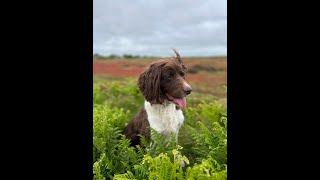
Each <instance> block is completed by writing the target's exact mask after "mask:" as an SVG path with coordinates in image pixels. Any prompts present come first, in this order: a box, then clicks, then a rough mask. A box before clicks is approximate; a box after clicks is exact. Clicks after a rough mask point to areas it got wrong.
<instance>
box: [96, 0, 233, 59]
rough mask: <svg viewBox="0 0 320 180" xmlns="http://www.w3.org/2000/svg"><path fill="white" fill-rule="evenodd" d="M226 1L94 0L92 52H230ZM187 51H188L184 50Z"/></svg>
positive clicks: (187, 53) (184, 54) (196, 54)
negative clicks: (228, 50) (174, 49)
mask: <svg viewBox="0 0 320 180" xmlns="http://www.w3.org/2000/svg"><path fill="white" fill-rule="evenodd" d="M226 6H227V3H226V1H225V0H211V1H205V0H198V1H195V0H179V1H169V0H166V1H146V0H136V1H132V0H121V1H116V0H114V1H111V0H94V9H93V12H94V14H93V18H94V19H93V32H94V33H93V44H94V47H93V51H94V52H95V53H99V54H105V55H108V54H119V55H121V54H125V53H126V54H138V55H154V56H168V55H170V54H169V53H171V48H172V47H175V48H177V49H178V50H179V52H181V55H183V56H202V55H204V56H209V55H226V53H227V8H226ZM182 53H183V54H182Z"/></svg>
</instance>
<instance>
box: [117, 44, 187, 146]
mask: <svg viewBox="0 0 320 180" xmlns="http://www.w3.org/2000/svg"><path fill="white" fill-rule="evenodd" d="M173 51H174V52H175V54H176V57H174V58H167V59H161V60H159V61H156V62H153V63H151V64H150V66H149V67H148V68H147V69H146V70H145V71H144V72H143V73H142V74H140V76H139V79H138V86H139V89H140V91H141V93H142V95H143V96H144V98H145V102H144V107H142V108H141V109H140V112H139V113H138V114H137V115H136V116H135V118H134V119H132V120H131V121H130V122H129V124H128V125H127V126H126V128H125V129H124V130H123V134H124V135H125V136H126V138H128V139H130V140H131V145H132V146H135V145H138V144H140V137H139V136H138V135H139V134H140V135H142V136H145V137H147V138H150V129H149V127H151V128H153V129H154V130H156V131H157V132H158V133H160V134H163V135H165V136H166V137H167V138H170V136H171V133H173V134H174V135H175V138H176V140H177V138H178V133H179V129H180V127H181V125H182V123H183V121H184V116H183V113H182V110H181V108H185V107H186V105H187V103H186V96H187V95H189V94H190V93H191V91H192V88H191V87H190V86H189V85H188V84H187V83H186V81H185V77H186V75H187V68H186V67H185V66H184V64H183V63H182V61H181V59H180V55H179V53H178V52H177V51H176V50H175V49H173Z"/></svg>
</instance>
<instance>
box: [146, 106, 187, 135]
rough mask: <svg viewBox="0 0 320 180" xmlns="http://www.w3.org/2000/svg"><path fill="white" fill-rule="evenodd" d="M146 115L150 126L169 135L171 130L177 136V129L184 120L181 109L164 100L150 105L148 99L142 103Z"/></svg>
mask: <svg viewBox="0 0 320 180" xmlns="http://www.w3.org/2000/svg"><path fill="white" fill-rule="evenodd" d="M144 107H145V110H146V112H147V115H148V121H149V124H150V127H151V128H153V129H154V130H156V131H157V132H158V133H160V134H163V135H165V136H167V138H169V137H170V134H171V132H173V133H174V134H175V136H176V139H177V137H178V133H179V129H180V127H181V125H182V123H183V121H184V116H183V113H182V110H181V109H179V110H177V109H176V105H175V104H174V103H171V102H170V101H167V100H165V101H164V103H163V104H153V105H151V104H150V103H149V102H148V101H145V103H144Z"/></svg>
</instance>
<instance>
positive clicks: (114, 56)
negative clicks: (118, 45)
mask: <svg viewBox="0 0 320 180" xmlns="http://www.w3.org/2000/svg"><path fill="white" fill-rule="evenodd" d="M93 58H97V59H117V58H124V59H132V58H155V57H154V56H139V55H131V54H123V55H122V56H120V55H117V54H110V55H109V56H103V55H101V54H98V53H95V54H93Z"/></svg>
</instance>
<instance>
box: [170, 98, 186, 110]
mask: <svg viewBox="0 0 320 180" xmlns="http://www.w3.org/2000/svg"><path fill="white" fill-rule="evenodd" d="M173 101H174V102H175V103H177V104H178V105H179V106H180V108H185V107H186V106H187V101H186V97H183V98H181V99H173Z"/></svg>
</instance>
